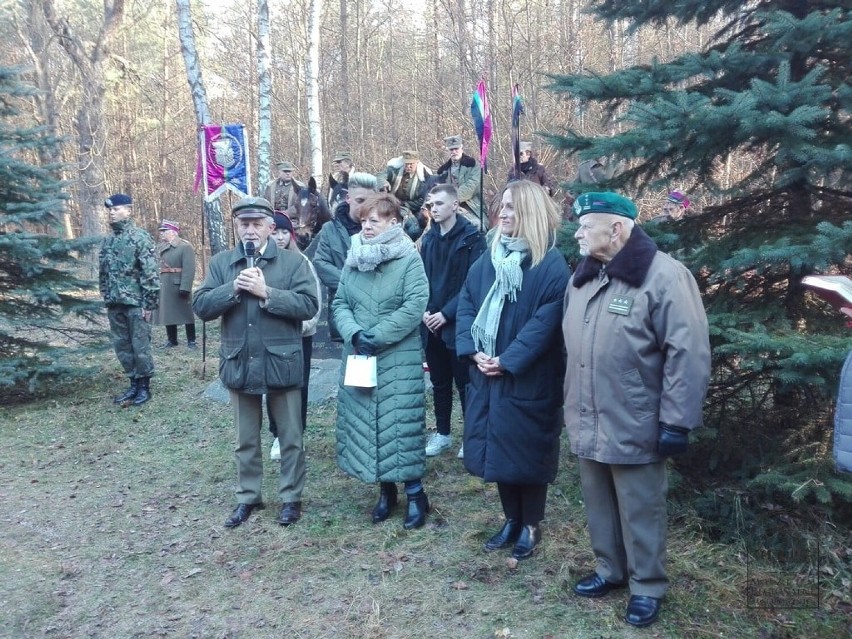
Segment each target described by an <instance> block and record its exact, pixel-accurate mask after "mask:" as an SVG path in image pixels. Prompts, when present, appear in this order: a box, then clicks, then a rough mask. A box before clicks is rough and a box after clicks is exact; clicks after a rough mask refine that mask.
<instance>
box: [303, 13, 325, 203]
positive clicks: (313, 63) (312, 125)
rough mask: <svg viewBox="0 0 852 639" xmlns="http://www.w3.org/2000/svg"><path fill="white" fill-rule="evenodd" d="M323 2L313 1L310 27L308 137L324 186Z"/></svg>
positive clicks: (314, 165)
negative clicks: (321, 60)
mask: <svg viewBox="0 0 852 639" xmlns="http://www.w3.org/2000/svg"><path fill="white" fill-rule="evenodd" d="M321 16H322V0H312V2H311V20H310V24H309V25H308V60H307V65H308V73H307V80H308V135H309V137H310V140H311V175H313V176H314V179H315V180H316V182H317V186H318V187H319V186H321V185H322V181H323V179H322V178H323V173H322V121H321V120H320V104H319V39H320V18H321Z"/></svg>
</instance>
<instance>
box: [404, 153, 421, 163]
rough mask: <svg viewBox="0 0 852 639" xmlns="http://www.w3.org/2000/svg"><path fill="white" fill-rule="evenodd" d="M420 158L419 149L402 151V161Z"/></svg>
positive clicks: (414, 160) (415, 160)
mask: <svg viewBox="0 0 852 639" xmlns="http://www.w3.org/2000/svg"><path fill="white" fill-rule="evenodd" d="M419 159H420V154H419V153H418V152H417V151H403V152H402V161H403V162H406V163H407V162H417V160H419Z"/></svg>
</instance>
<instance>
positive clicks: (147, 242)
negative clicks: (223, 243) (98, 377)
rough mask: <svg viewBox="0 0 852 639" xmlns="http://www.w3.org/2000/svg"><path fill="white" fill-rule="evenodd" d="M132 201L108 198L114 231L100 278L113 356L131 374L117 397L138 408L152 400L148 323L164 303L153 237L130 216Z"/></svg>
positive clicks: (106, 243) (104, 249)
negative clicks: (128, 384)
mask: <svg viewBox="0 0 852 639" xmlns="http://www.w3.org/2000/svg"><path fill="white" fill-rule="evenodd" d="M132 205H133V200H132V198H131V197H130V196H129V195H124V194H123V193H117V194H116V195H113V196H111V197H108V198H107V199H106V200H105V201H104V206H105V207H106V208H107V212H108V214H109V225H110V227H111V228H112V235H110V236H109V237H107V238H106V240H104V243H103V246H102V247H101V254H100V269H99V270H100V272H99V281H100V288H101V296H102V297H103V298H104V303H105V304H106V307H107V317H109V327H110V330H111V331H112V336H113V344H114V346H115V354H116V356H117V357H118V361H119V362H121V365H122V367H124V372H126V373H127V374H128V375H129V377H130V387H129V388H128V389H127V390H126V391H125V392H124V393H122V394H121V395H119V396H117V397H116V398H115V399H114V401H115V403H116V404H123V403H133V404H134V405H136V406H138V405H139V404H144V403H145V402H147V401H148V400H149V399H150V398H151V389H150V381H151V376H152V375H153V374H154V360H153V358H152V356H151V324H150V323H149V322H150V320H151V314H152V312H153V311H154V310H155V309H156V308H157V305H158V304H159V302H160V269H159V265H158V264H157V258H156V257H155V256H154V240H153V239H151V236H150V235H148V233H147V232H145V231H144V230H143V229H140V228H139V227H137V226H136V225H135V224H134V223H133V220H131V219H130V214H131V212H132V208H131V207H132Z"/></svg>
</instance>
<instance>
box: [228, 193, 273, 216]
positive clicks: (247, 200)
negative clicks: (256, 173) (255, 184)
mask: <svg viewBox="0 0 852 639" xmlns="http://www.w3.org/2000/svg"><path fill="white" fill-rule="evenodd" d="M273 213H274V211H273V210H272V205H271V204H270V203H269V200H266V199H264V198H262V197H244V198H243V199H241V200H240V201H238V202H237V203H236V204H234V208H233V210H232V211H231V214H232V215H233V216H234V217H235V218H241V219H251V218H259V217H267V216H269V217H272V215H273Z"/></svg>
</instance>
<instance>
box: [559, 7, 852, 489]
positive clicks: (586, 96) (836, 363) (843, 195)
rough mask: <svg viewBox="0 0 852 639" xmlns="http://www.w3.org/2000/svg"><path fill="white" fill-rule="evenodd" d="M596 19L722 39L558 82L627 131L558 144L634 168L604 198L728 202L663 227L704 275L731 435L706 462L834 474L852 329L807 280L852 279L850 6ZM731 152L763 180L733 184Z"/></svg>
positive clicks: (724, 429) (668, 243) (601, 11)
mask: <svg viewBox="0 0 852 639" xmlns="http://www.w3.org/2000/svg"><path fill="white" fill-rule="evenodd" d="M592 7H593V10H594V12H595V13H596V14H597V15H598V16H600V17H601V18H602V19H604V20H605V21H608V22H610V23H612V22H615V21H616V20H624V21H626V22H627V23H628V24H629V25H630V28H631V29H638V28H640V27H643V26H657V27H662V26H665V25H674V24H680V25H685V24H697V25H710V24H712V25H721V26H720V27H719V28H718V30H717V31H716V32H715V34H714V36H713V38H712V39H711V41H710V42H709V44H708V45H707V46H705V48H704V49H702V50H701V51H698V52H694V53H686V54H684V55H681V56H679V57H676V58H675V59H673V60H671V61H668V62H660V61H657V60H655V61H653V62H652V63H650V64H644V65H640V66H636V67H632V68H628V69H624V70H621V71H617V72H615V73H612V74H610V75H593V74H591V73H587V74H582V75H573V76H554V77H553V78H552V85H551V89H552V90H553V91H555V92H557V93H560V94H564V96H565V97H567V98H570V99H575V100H578V101H579V102H580V104H581V105H583V104H589V103H599V104H602V105H603V106H604V107H605V112H606V113H608V117H609V118H610V120H611V123H616V122H617V123H618V124H619V126H618V127H613V128H619V130H620V132H619V133H616V134H614V135H612V136H609V137H586V136H582V135H578V134H575V133H574V132H571V131H569V132H567V133H565V134H564V135H559V134H553V135H552V136H550V138H551V141H552V142H553V143H554V144H555V145H556V146H558V147H559V148H561V149H563V150H565V151H566V152H569V153H576V154H577V157H578V158H579V159H580V160H583V159H589V158H596V157H600V156H608V157H610V158H614V159H617V160H624V162H625V166H626V170H625V171H624V172H623V173H621V174H620V175H619V176H617V177H616V178H614V179H613V180H611V181H610V182H609V183H608V184H606V185H605V188H612V189H615V190H624V192H625V193H626V194H628V195H632V196H637V195H640V194H641V193H642V192H643V191H646V190H657V189H662V188H671V186H670V185H677V186H679V187H683V186H689V185H693V186H695V188H696V189H702V190H704V192H705V193H707V194H708V195H709V196H710V197H712V198H713V199H714V200H715V201H716V202H718V204H716V205H713V206H708V207H706V208H705V209H704V210H703V212H702V213H701V214H700V215H694V216H690V217H687V218H686V219H684V220H683V221H681V222H678V223H675V224H669V225H662V226H664V227H665V228H660V227H658V226H654V227H650V226H649V227H648V230H649V234H652V235H653V236H654V237H655V238H656V239H657V240H658V244H659V245H660V248H661V249H663V250H667V251H669V252H672V253H674V254H675V255H676V256H677V257H678V258H679V259H681V260H682V261H684V263H686V264H687V265H688V266H689V267H690V268H691V270H692V271H693V273H694V274H695V275H696V278H697V279H698V281H699V286H700V287H701V289H702V294H703V296H704V301H705V306H706V308H707V312H708V317H709V320H710V324H711V342H712V345H713V380H712V383H711V390H710V393H709V397H708V401H707V405H706V413H705V417H706V422H707V424H708V426H709V428H707V429H705V430H704V436H705V437H707V436H708V433H709V434H710V435H712V436H715V435H718V437H719V439H717V440H715V441H713V443H712V445H711V446H708V447H707V448H706V449H705V450H704V451H702V452H704V453H707V454H706V455H702V456H701V458H700V459H701V460H710V464H711V465H714V466H718V465H719V464H725V463H727V464H729V467H730V466H736V467H737V468H739V469H745V472H747V473H756V472H759V469H760V468H761V467H766V466H767V465H770V464H772V463H774V462H778V463H782V464H786V465H787V468H788V469H791V470H790V472H794V471H793V470H792V469H793V465H794V464H795V465H796V466H795V468H797V469H801V468H804V467H805V466H808V464H805V466H802V465H801V464H802V462H811V463H810V466H809V467H810V468H813V467H815V466H817V465H820V466H821V467H825V466H826V464H825V463H824V462H825V460H826V457H827V446H826V445H825V443H826V442H827V440H828V438H829V433H830V423H831V422H830V415H831V408H832V404H833V402H832V401H831V395H832V394H833V393H834V391H835V390H836V386H837V379H838V376H839V372H840V367H841V364H842V360H843V358H844V357H845V355H846V352H847V351H848V349H849V346H850V339H849V338H850V333H849V331H848V329H847V328H846V327H845V326H844V322H843V320H842V319H841V317H842V316H841V315H840V314H839V313H837V312H836V311H834V310H833V309H830V308H828V307H827V306H826V305H825V304H824V303H823V302H821V301H818V300H816V299H815V298H813V297H812V296H811V295H810V294H808V293H806V291H805V290H804V289H803V287H802V285H801V278H802V277H803V276H804V275H808V274H811V273H845V274H846V275H852V260H850V253H852V222H850V221H849V219H850V213H852V185H851V184H850V177H852V131H850V111H852V108H850V107H852V85H850V82H849V78H850V76H852V59H850V55H849V42H852V12H850V8H849V3H848V2H819V1H807V2H805V1H802V0H764V1H762V2H756V3H744V2H732V1H730V0H683V1H681V2H671V1H670V0H644V1H642V2H637V1H636V0H596V1H595V2H593V3H592ZM732 155H733V156H735V157H740V158H744V157H745V158H748V159H749V160H750V162H751V166H752V169H751V170H750V171H748V172H747V173H746V174H744V175H742V176H741V177H740V178H739V179H737V180H736V181H735V182H734V183H732V184H723V182H722V181H721V180H720V175H721V173H722V172H721V171H720V167H721V166H723V165H724V163H725V161H726V159H728V158H729V157H730V156H732ZM580 188H583V187H580ZM584 188H585V190H589V187H588V186H586V187H584ZM814 442H819V443H820V445H818V446H809V445H806V444H808V443H814ZM698 449H699V450H701V447H700V446H699V447H698ZM828 452H830V451H828ZM694 461H696V463H697V462H698V461H699V458H698V457H697V456H696V457H695V458H694ZM750 464H751V466H750ZM706 470H707V466H706V464H701V465H700V467H699V472H701V473H706ZM775 470H777V468H776V469H775ZM795 472H798V470H796V471H795Z"/></svg>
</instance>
